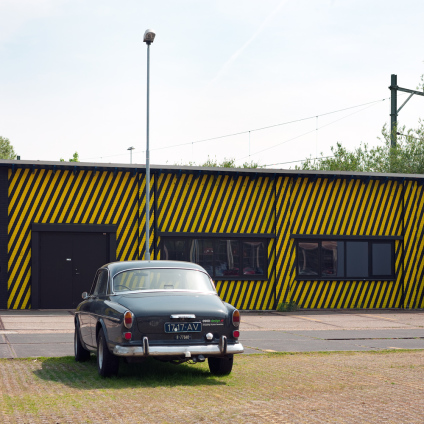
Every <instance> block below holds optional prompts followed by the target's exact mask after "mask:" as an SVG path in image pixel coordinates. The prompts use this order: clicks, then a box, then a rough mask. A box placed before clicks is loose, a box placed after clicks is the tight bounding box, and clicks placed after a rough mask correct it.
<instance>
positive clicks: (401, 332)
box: [249, 328, 424, 340]
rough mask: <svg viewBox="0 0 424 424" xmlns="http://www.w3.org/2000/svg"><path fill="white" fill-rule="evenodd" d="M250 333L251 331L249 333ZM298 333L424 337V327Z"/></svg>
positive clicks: (326, 336)
mask: <svg viewBox="0 0 424 424" xmlns="http://www.w3.org/2000/svg"><path fill="white" fill-rule="evenodd" d="M249 334H250V333H249ZM296 335H298V336H305V337H311V338H319V339H324V340H330V339H331V340H335V339H340V340H343V339H362V338H373V339H387V338H388V339H397V338H399V339H402V338H403V339H405V338H416V337H422V338H424V329H416V328H402V329H397V328H395V329H383V330H380V329H378V330H375V329H371V330H369V329H367V330H332V331H328V330H318V331H297V332H296Z"/></svg>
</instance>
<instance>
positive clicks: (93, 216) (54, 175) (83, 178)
mask: <svg viewBox="0 0 424 424" xmlns="http://www.w3.org/2000/svg"><path fill="white" fill-rule="evenodd" d="M8 178H9V193H8V197H9V225H8V235H9V243H8V308H11V309H28V308H30V307H31V283H30V281H31V224H32V223H44V224H116V225H117V226H118V229H117V234H116V237H117V242H116V246H117V252H116V257H117V259H118V260H131V259H137V258H138V257H141V255H142V254H143V253H144V247H143V245H141V243H142V239H143V234H144V231H143V229H142V228H141V227H140V226H139V225H138V223H139V222H142V221H143V219H144V218H143V217H144V210H143V205H138V203H139V198H138V196H137V194H138V193H137V191H138V190H140V191H141V192H143V191H144V188H145V187H144V184H145V183H144V177H143V176H140V175H137V176H134V174H132V173H130V172H109V171H104V172H96V171H95V170H93V171H92V170H87V171H78V172H75V173H74V172H72V171H68V170H57V171H53V170H46V169H35V170H33V171H32V170H30V169H28V168H27V169H21V168H18V169H17V170H16V171H15V172H12V171H11V170H9V173H8ZM152 185H153V181H152ZM152 219H153V218H152ZM137 228H140V230H139V231H137ZM137 255H139V256H137Z"/></svg>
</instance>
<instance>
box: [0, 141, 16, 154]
mask: <svg viewBox="0 0 424 424" xmlns="http://www.w3.org/2000/svg"><path fill="white" fill-rule="evenodd" d="M0 159H9V160H10V159H16V153H15V151H14V150H13V146H12V145H11V144H10V140H9V139H8V138H6V137H2V136H0Z"/></svg>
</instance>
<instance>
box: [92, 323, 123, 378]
mask: <svg viewBox="0 0 424 424" xmlns="http://www.w3.org/2000/svg"><path fill="white" fill-rule="evenodd" d="M118 369H119V358H118V357H117V356H115V355H114V354H113V353H110V352H109V348H108V347H107V342H106V337H105V334H104V332H103V328H101V329H100V332H99V336H98V337H97V370H98V372H99V375H100V376H101V377H111V376H112V375H116V374H118Z"/></svg>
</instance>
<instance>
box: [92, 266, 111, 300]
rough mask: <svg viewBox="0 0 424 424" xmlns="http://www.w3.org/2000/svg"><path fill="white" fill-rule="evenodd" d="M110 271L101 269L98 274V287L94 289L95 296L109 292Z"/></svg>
mask: <svg viewBox="0 0 424 424" xmlns="http://www.w3.org/2000/svg"><path fill="white" fill-rule="evenodd" d="M107 280H108V272H107V271H106V270H101V271H100V272H99V275H98V276H97V281H96V287H95V289H94V293H93V294H94V295H95V296H104V295H105V294H106V292H107Z"/></svg>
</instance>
